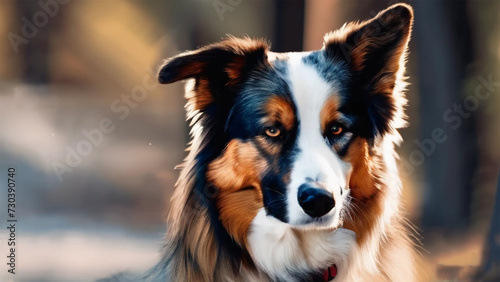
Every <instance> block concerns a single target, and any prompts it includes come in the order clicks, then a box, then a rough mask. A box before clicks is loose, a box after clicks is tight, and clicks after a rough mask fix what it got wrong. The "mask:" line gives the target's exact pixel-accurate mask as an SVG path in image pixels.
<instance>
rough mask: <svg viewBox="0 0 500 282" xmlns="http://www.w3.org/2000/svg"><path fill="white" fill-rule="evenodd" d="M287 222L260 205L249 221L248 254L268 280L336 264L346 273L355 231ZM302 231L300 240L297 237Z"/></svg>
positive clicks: (286, 279)
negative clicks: (299, 226) (303, 226)
mask: <svg viewBox="0 0 500 282" xmlns="http://www.w3.org/2000/svg"><path fill="white" fill-rule="evenodd" d="M292 228H293V227H292V226H290V225H289V224H286V223H283V222H281V221H279V220H278V219H276V218H274V217H271V216H267V215H266V212H265V211H264V210H263V209H262V210H261V211H260V212H259V213H258V214H257V216H256V217H255V218H254V220H253V221H252V225H251V226H250V231H249V234H248V245H249V251H250V255H251V256H252V259H253V261H254V262H255V263H256V265H257V268H258V269H259V270H262V271H263V272H265V274H266V275H268V276H269V277H270V278H271V280H273V281H275V280H279V281H296V280H297V277H296V276H294V275H293V274H294V273H295V274H297V273H298V272H299V273H308V272H312V271H321V270H322V269H326V268H327V267H329V266H331V265H332V264H336V265H338V266H339V267H340V268H339V274H340V273H343V275H347V269H346V266H347V265H349V264H348V263H347V260H348V257H349V252H350V250H351V249H353V248H354V246H355V244H356V239H355V235H354V232H352V231H350V230H347V229H337V230H332V229H322V230H297V229H295V230H293V229H292ZM297 232H301V233H302V234H301V235H300V236H302V238H304V240H303V241H299V240H298V237H297V236H299V235H298V234H297Z"/></svg>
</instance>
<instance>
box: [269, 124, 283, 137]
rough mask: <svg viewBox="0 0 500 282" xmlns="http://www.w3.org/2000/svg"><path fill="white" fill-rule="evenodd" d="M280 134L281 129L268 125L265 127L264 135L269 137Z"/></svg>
mask: <svg viewBox="0 0 500 282" xmlns="http://www.w3.org/2000/svg"><path fill="white" fill-rule="evenodd" d="M280 134H281V130H279V128H278V127H276V126H269V127H267V128H266V135H267V136H269V137H272V138H274V137H278V136H280Z"/></svg>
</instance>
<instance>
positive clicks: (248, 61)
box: [158, 37, 269, 111]
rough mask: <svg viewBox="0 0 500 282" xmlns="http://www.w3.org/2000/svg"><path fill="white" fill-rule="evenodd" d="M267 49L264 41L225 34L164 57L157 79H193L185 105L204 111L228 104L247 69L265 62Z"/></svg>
mask: <svg viewBox="0 0 500 282" xmlns="http://www.w3.org/2000/svg"><path fill="white" fill-rule="evenodd" d="M268 49H269V46H268V45H267V43H266V42H264V41H263V40H256V39H250V38H248V37H245V38H236V37H228V38H227V39H225V40H223V41H221V42H218V43H214V44H211V45H208V46H205V47H202V48H199V49H198V50H194V51H188V52H185V53H182V54H180V55H178V56H175V57H173V58H170V59H168V60H166V61H165V62H164V64H163V65H162V66H161V67H160V70H159V72H158V80H159V82H160V83H162V84H168V83H173V82H176V81H179V80H185V79H194V85H193V89H190V91H188V92H187V93H186V98H187V99H188V108H190V109H191V110H198V111H204V110H205V109H206V108H207V107H208V106H209V105H210V104H212V103H219V104H224V103H226V104H227V103H229V102H230V101H231V99H232V97H233V96H234V94H235V93H237V91H238V90H239V87H240V86H241V84H242V82H243V81H244V80H245V79H246V78H247V76H248V74H249V72H250V71H251V70H252V69H254V68H257V67H264V66H265V65H266V64H267V51H268Z"/></svg>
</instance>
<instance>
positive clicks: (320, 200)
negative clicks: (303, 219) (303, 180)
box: [298, 184, 335, 217]
mask: <svg viewBox="0 0 500 282" xmlns="http://www.w3.org/2000/svg"><path fill="white" fill-rule="evenodd" d="M298 200H299V204H300V206H301V207H302V209H303V210H304V212H305V213H306V214H308V215H309V216H311V217H321V216H323V215H325V214H327V213H328V212H329V211H331V210H332V209H333V207H335V200H334V199H333V196H332V194H331V193H329V192H327V191H326V190H324V189H320V188H314V187H313V186H311V185H310V184H302V185H300V187H299V193H298Z"/></svg>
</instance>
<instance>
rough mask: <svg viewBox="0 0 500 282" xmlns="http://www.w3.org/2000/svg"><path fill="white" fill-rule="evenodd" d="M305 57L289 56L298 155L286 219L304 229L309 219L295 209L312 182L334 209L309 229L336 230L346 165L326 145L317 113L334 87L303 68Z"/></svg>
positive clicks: (294, 54) (345, 187) (290, 188)
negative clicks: (328, 197) (331, 199)
mask: <svg viewBox="0 0 500 282" xmlns="http://www.w3.org/2000/svg"><path fill="white" fill-rule="evenodd" d="M308 54H309V53H290V54H289V62H288V75H289V83H290V89H291V92H292V96H293V99H294V102H295V106H296V108H297V118H298V122H299V133H298V134H299V135H298V140H297V144H298V148H299V149H300V152H299V153H298V155H297V158H296V159H295V161H294V164H293V166H292V173H291V182H290V184H289V186H288V189H287V193H288V195H287V197H288V199H287V200H288V205H287V210H288V217H289V222H290V224H292V225H297V226H299V225H304V224H305V223H306V221H310V220H311V219H312V218H311V217H310V216H308V215H307V214H306V213H305V212H304V211H303V209H302V207H301V206H300V205H299V202H298V199H297V193H298V188H299V186H300V185H302V184H304V183H306V182H307V180H306V179H312V180H313V181H315V182H317V183H318V184H320V185H321V186H322V187H323V188H325V189H326V190H327V191H329V192H330V193H332V194H333V197H334V199H335V207H334V208H333V209H332V210H331V211H330V212H329V213H328V214H326V215H324V216H323V217H322V218H321V220H320V221H321V223H320V222H313V223H310V224H308V225H311V226H325V227H327V226H330V227H332V226H334V227H336V226H338V224H339V213H340V210H341V209H342V206H343V204H344V200H345V197H346V196H347V193H345V191H344V193H342V195H341V189H347V183H346V182H347V180H346V175H347V173H348V170H349V165H348V164H347V163H345V162H343V161H342V160H341V159H340V158H339V157H338V155H337V154H336V153H335V152H334V151H333V149H332V148H331V147H330V146H328V145H327V143H326V141H325V138H324V136H323V133H322V130H321V121H320V113H321V109H322V108H323V107H324V105H325V102H326V100H327V99H328V97H330V96H331V95H332V94H333V95H334V93H335V92H336V89H335V83H334V82H333V83H332V82H330V83H328V82H326V81H325V80H324V78H322V77H321V76H320V74H319V73H318V71H317V70H316V68H315V67H314V66H312V65H308V64H305V63H304V62H303V57H304V56H307V55H308Z"/></svg>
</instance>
